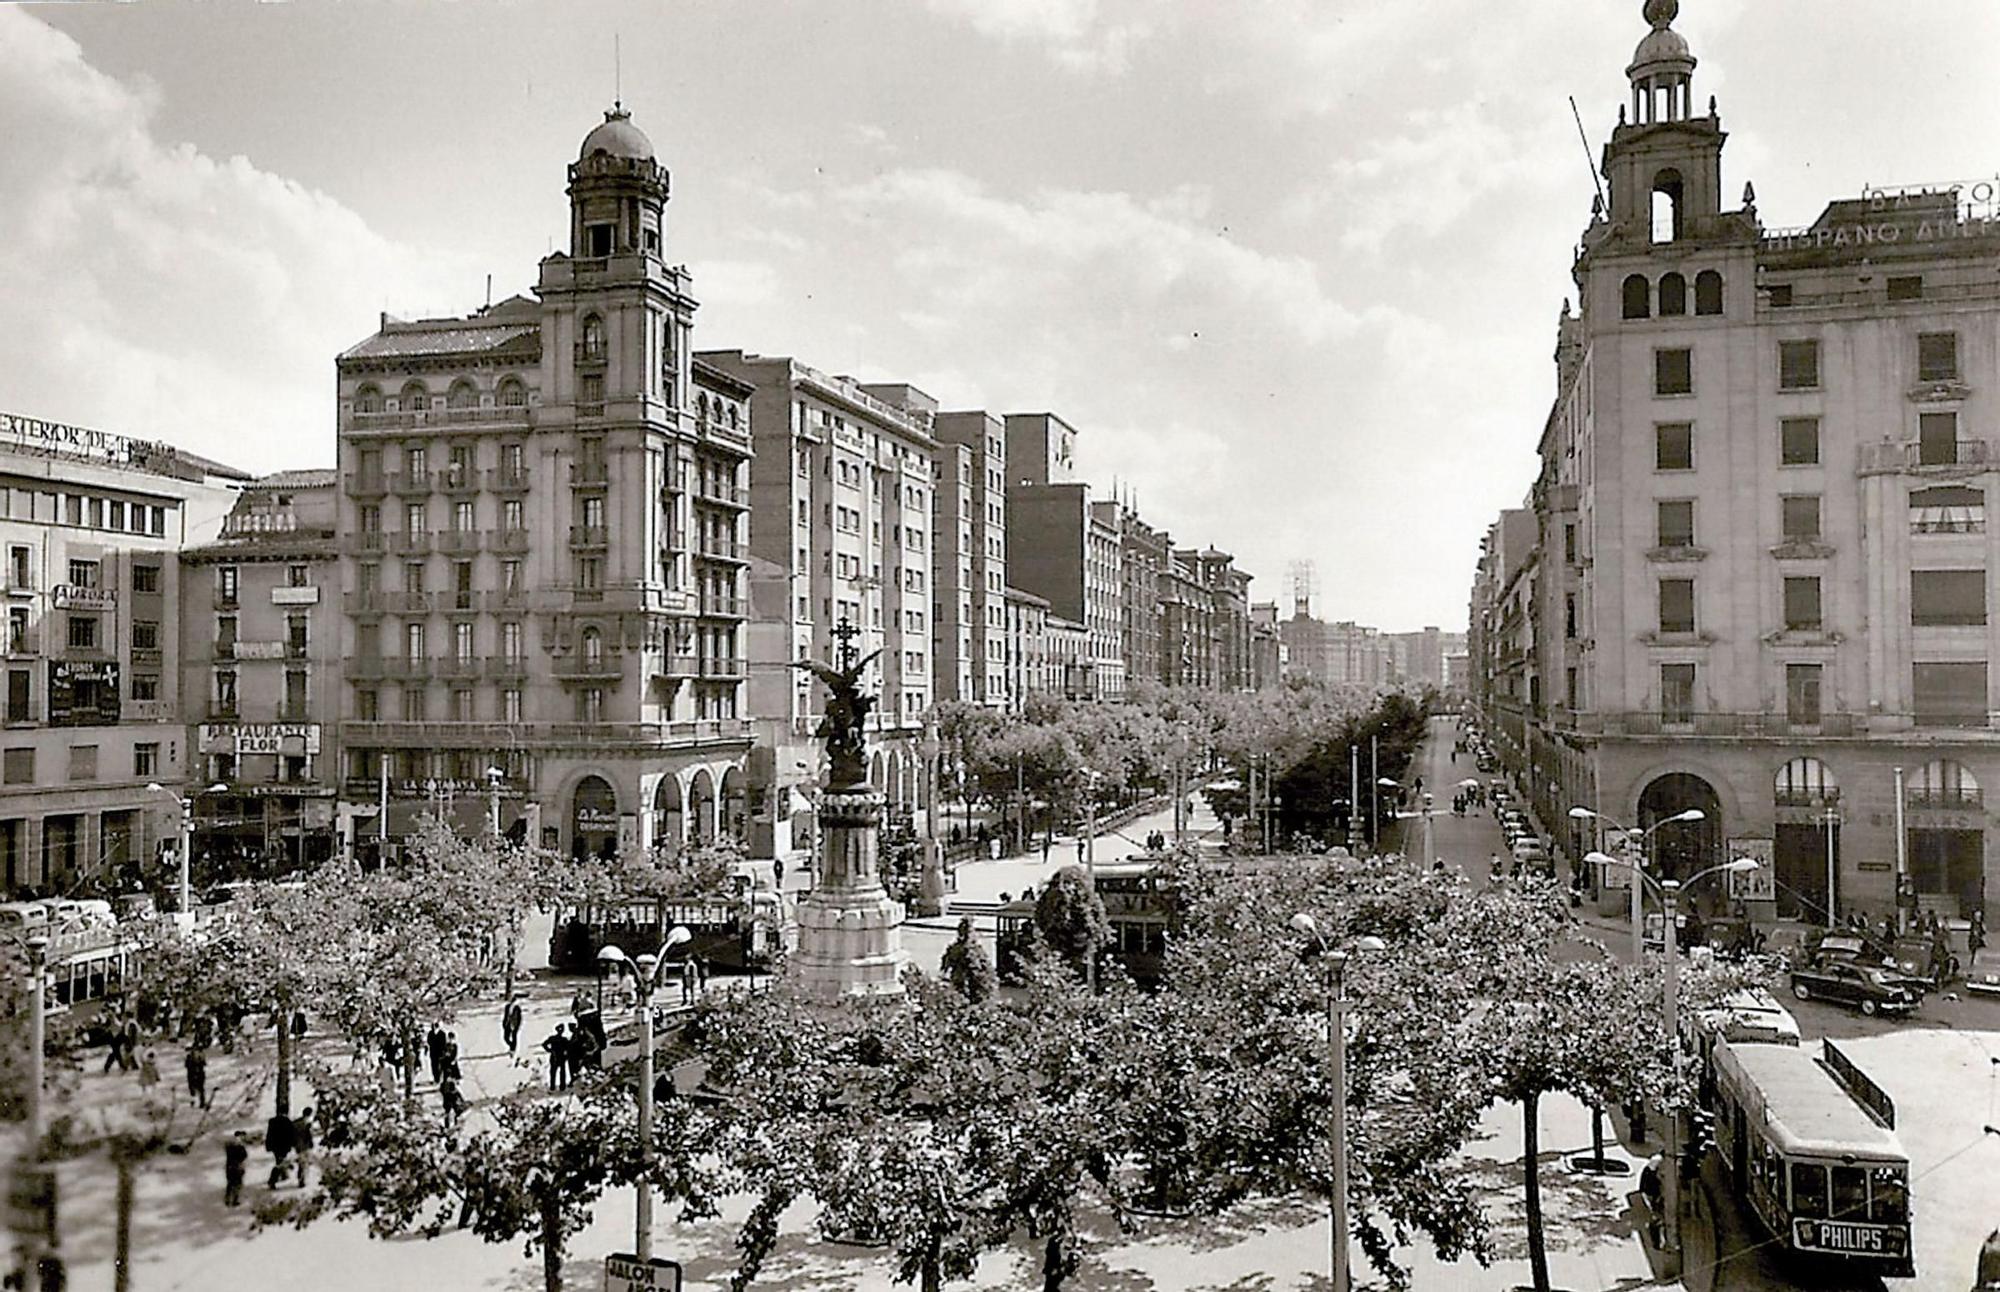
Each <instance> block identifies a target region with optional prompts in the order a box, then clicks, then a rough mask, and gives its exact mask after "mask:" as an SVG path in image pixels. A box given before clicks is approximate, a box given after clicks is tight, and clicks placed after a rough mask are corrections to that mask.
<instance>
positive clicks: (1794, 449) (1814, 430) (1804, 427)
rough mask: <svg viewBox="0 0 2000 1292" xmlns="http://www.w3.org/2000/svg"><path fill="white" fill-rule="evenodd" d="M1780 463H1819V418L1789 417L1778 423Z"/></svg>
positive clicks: (1802, 465) (1807, 465) (1790, 465)
mask: <svg viewBox="0 0 2000 1292" xmlns="http://www.w3.org/2000/svg"><path fill="white" fill-rule="evenodd" d="M1778 463H1779V465H1781V466H1788V467H1809V466H1816V465H1818V463H1819V418H1817V417H1787V418H1785V419H1784V420H1783V421H1781V422H1779V423H1778Z"/></svg>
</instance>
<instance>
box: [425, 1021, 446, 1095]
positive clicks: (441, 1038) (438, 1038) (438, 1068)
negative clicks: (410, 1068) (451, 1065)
mask: <svg viewBox="0 0 2000 1292" xmlns="http://www.w3.org/2000/svg"><path fill="white" fill-rule="evenodd" d="M446 1039H447V1038H446V1036H445V1033H444V1029H443V1028H442V1027H436V1026H433V1027H432V1028H431V1030H430V1034H429V1035H428V1036H426V1037H425V1038H424V1042H425V1049H426V1051H427V1052H428V1055H429V1058H430V1061H431V1080H432V1081H436V1080H437V1079H438V1078H439V1077H442V1076H443V1075H444V1043H445V1041H446Z"/></svg>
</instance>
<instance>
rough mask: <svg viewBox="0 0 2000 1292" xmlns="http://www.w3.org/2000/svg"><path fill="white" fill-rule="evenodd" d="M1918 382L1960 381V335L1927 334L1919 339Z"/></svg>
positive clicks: (1948, 333) (1952, 333) (1945, 333)
mask: <svg viewBox="0 0 2000 1292" xmlns="http://www.w3.org/2000/svg"><path fill="white" fill-rule="evenodd" d="M1917 380H1918V381H1957V380H1958V333H1956V332H1925V333H1923V334H1922V335H1920V336H1918V337H1917Z"/></svg>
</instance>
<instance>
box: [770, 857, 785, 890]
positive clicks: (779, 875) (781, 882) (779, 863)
mask: <svg viewBox="0 0 2000 1292" xmlns="http://www.w3.org/2000/svg"><path fill="white" fill-rule="evenodd" d="M771 882H772V883H773V884H775V885H777V888H778V891H779V892H781V893H782V892H784V891H785V859H784V858H783V857H773V858H771Z"/></svg>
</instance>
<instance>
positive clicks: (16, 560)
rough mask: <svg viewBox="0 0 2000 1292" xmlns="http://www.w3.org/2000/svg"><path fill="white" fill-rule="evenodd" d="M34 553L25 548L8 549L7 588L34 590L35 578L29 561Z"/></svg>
mask: <svg viewBox="0 0 2000 1292" xmlns="http://www.w3.org/2000/svg"><path fill="white" fill-rule="evenodd" d="M32 555H33V553H32V552H31V551H30V550H29V549H28V548H25V547H20V546H15V547H10V548H8V549H7V586H8V587H10V588H32V587H34V586H35V576H34V573H33V571H32V569H31V568H30V565H29V561H30V558H31V557H32Z"/></svg>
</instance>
